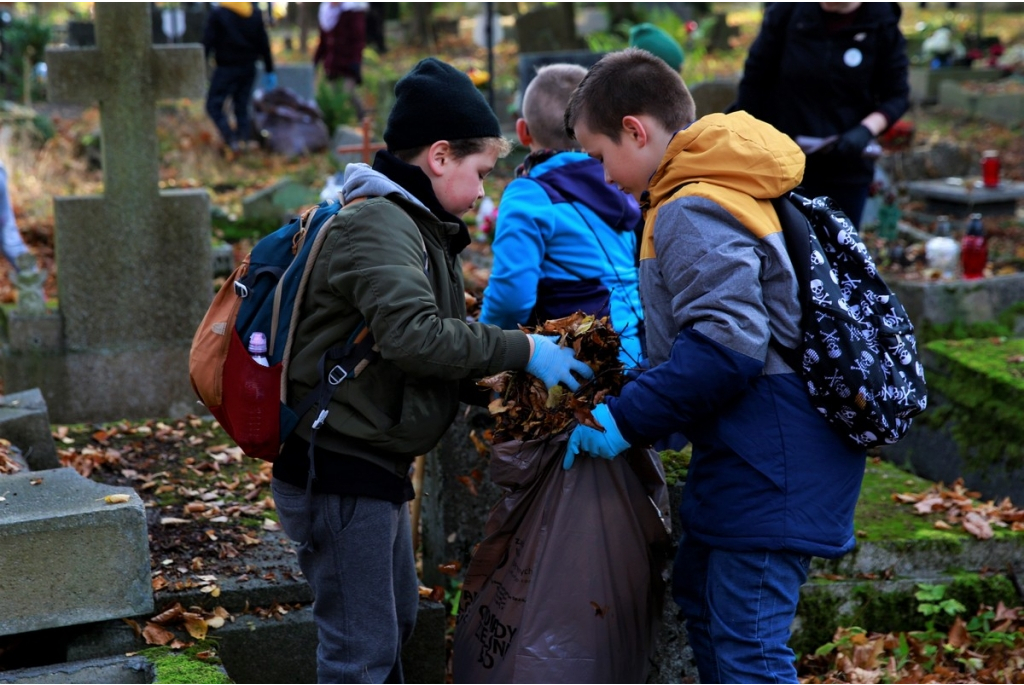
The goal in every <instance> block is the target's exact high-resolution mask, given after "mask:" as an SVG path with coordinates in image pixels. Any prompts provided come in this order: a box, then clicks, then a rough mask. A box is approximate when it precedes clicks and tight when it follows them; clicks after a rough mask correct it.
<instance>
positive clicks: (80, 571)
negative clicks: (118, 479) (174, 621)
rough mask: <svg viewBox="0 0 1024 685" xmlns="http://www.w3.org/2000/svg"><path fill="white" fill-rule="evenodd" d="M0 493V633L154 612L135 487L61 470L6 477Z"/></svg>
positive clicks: (143, 525) (142, 514) (141, 511)
mask: <svg viewBox="0 0 1024 685" xmlns="http://www.w3.org/2000/svg"><path fill="white" fill-rule="evenodd" d="M0 492H2V493H3V501H2V502H0V550H3V553H0V635H13V634H15V633H25V632H29V631H35V630H41V629H44V628H56V627H61V626H70V625H77V624H80V623H90V622H92V621H100V620H104V619H111V618H121V617H124V616H134V615H136V614H141V613H145V612H149V611H152V610H153V588H152V585H151V578H150V574H149V542H148V539H147V535H146V515H145V511H144V509H143V506H142V500H141V499H140V498H139V496H138V494H137V493H136V492H135V491H134V490H132V489H131V488H112V487H109V486H106V485H101V484H100V483H95V482H93V481H91V480H88V479H85V478H82V477H81V476H80V475H78V473H76V472H75V470H74V469H70V468H63V469H49V470H45V471H28V472H22V473H16V474H14V475H8V476H2V477H0ZM108 495H123V496H124V500H125V501H123V502H117V501H115V502H111V503H108V502H107V501H106V500H105V499H104V498H105V497H107V496H108Z"/></svg>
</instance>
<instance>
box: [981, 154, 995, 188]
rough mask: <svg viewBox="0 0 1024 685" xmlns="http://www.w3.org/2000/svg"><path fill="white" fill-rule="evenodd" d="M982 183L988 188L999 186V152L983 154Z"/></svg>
mask: <svg viewBox="0 0 1024 685" xmlns="http://www.w3.org/2000/svg"><path fill="white" fill-rule="evenodd" d="M981 182H982V184H984V186H985V187H986V188H995V187H997V186H998V185H999V151H998V150H985V151H984V152H983V153H981Z"/></svg>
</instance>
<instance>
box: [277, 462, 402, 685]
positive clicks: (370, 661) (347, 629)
mask: <svg viewBox="0 0 1024 685" xmlns="http://www.w3.org/2000/svg"><path fill="white" fill-rule="evenodd" d="M271 490H272V491H273V493H274V504H275V506H276V507H277V514H278V518H279V519H280V520H281V527H282V528H284V532H285V533H286V534H287V535H288V537H289V538H291V539H292V540H294V541H295V543H296V545H295V546H296V549H297V551H298V556H299V568H301V569H302V573H303V575H305V576H306V580H307V581H308V582H309V585H310V587H311V588H312V589H313V618H314V620H315V621H316V629H317V640H318V643H319V644H318V645H317V650H316V673H317V680H318V681H319V682H321V683H401V682H403V675H402V659H401V657H402V643H403V642H405V641H406V640H407V639H408V638H409V636H410V635H411V634H412V630H413V627H414V626H415V625H416V611H417V609H418V608H419V579H418V578H417V577H416V562H415V559H414V558H413V551H412V531H411V527H410V523H409V505H408V504H394V503H392V502H387V501H384V500H380V499H374V498H372V497H352V496H347V495H330V494H320V493H313V501H312V517H311V516H310V510H309V509H308V508H307V507H306V490H305V488H300V487H296V486H294V485H291V484H289V483H285V482H284V481H281V480H278V479H277V478H275V479H274V480H273V481H272V482H271Z"/></svg>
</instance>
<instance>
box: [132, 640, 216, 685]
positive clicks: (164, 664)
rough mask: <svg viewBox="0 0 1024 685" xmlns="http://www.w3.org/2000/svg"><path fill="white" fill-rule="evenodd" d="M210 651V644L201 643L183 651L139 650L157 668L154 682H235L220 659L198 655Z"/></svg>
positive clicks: (158, 648) (156, 648)
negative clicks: (198, 656)
mask: <svg viewBox="0 0 1024 685" xmlns="http://www.w3.org/2000/svg"><path fill="white" fill-rule="evenodd" d="M209 651H211V649H210V645H209V644H207V643H200V644H197V645H194V646H192V647H189V648H188V649H185V650H182V651H172V650H171V649H169V648H168V647H153V648H150V649H146V650H143V651H141V652H139V655H140V656H143V657H145V658H147V659H149V661H150V663H152V664H153V667H154V668H155V669H156V678H155V679H154V680H153V682H154V683H213V684H218V685H219V684H221V683H234V682H235V681H233V680H231V679H230V678H228V676H227V674H226V673H224V671H223V669H221V668H220V659H217V658H216V657H212V658H209V659H199V658H197V657H196V655H197V654H199V653H201V652H209Z"/></svg>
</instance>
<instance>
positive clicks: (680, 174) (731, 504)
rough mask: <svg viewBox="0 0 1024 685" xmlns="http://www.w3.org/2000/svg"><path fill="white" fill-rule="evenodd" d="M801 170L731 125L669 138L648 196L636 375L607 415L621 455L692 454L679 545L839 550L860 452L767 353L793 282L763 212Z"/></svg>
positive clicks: (847, 531)
mask: <svg viewBox="0 0 1024 685" xmlns="http://www.w3.org/2000/svg"><path fill="white" fill-rule="evenodd" d="M803 169H804V155H803V153H802V152H801V151H800V149H799V148H798V147H797V146H796V144H795V143H793V141H792V140H791V139H790V138H789V137H788V136H786V135H783V134H782V133H780V132H779V131H777V130H776V129H774V128H773V127H771V126H770V125H768V124H766V123H764V122H761V121H759V120H757V119H754V118H753V117H751V116H750V115H748V114H746V113H745V112H736V113H733V114H713V115H710V116H706V117H703V118H702V119H700V120H698V121H696V122H695V123H693V124H692V125H691V126H689V127H688V128H686V129H684V130H682V131H679V132H677V133H676V134H675V136H674V137H673V139H672V141H671V143H670V144H669V147H668V150H667V151H666V154H665V156H664V158H663V160H662V163H661V165H660V167H659V168H658V170H657V171H656V172H655V174H654V176H653V177H652V178H651V181H650V183H649V186H648V188H649V197H648V198H647V199H648V203H647V213H646V223H645V229H644V236H643V244H642V245H641V254H640V259H641V261H640V293H641V298H642V300H643V305H644V316H645V319H646V321H647V350H648V354H649V357H650V359H651V363H652V368H651V369H650V370H649V371H646V372H645V373H643V374H641V375H640V376H639V378H638V379H637V380H636V381H635V382H633V383H630V384H628V385H627V386H626V387H625V388H624V389H623V391H622V393H621V395H620V397H619V398H613V399H611V400H609V405H610V408H611V411H612V414H613V415H614V417H615V420H616V423H617V425H618V426H619V428H620V430H621V431H622V433H623V435H624V436H625V437H626V438H627V439H628V440H629V441H630V442H631V443H633V444H638V443H643V442H645V441H653V440H655V439H657V438H659V437H662V436H664V435H667V434H669V433H673V432H682V433H684V434H685V435H686V436H687V437H688V438H690V440H691V441H692V442H693V460H692V462H691V467H690V471H689V475H688V478H687V485H686V490H685V492H684V495H683V504H682V507H681V514H682V519H683V526H684V529H685V532H686V534H689V535H693V536H694V537H695V538H697V539H699V540H701V541H702V542H704V543H706V544H709V545H711V546H714V547H719V548H728V549H737V550H744V551H751V550H762V549H773V550H789V551H794V552H799V553H803V554H811V555H817V556H824V557H835V556H839V555H841V554H843V553H845V552H847V551H848V550H849V549H850V548H852V546H853V544H854V537H853V509H854V505H855V504H856V501H857V496H858V493H859V490H860V482H861V478H862V476H863V471H864V451H863V450H856V449H851V448H850V447H849V446H848V445H847V444H846V443H845V442H844V441H843V440H842V438H841V437H840V436H839V435H838V433H836V432H835V431H834V430H833V429H832V428H831V427H830V425H829V424H828V422H827V421H826V420H825V418H824V417H822V416H821V415H819V414H818V413H817V412H816V410H815V409H814V408H813V407H812V406H811V403H810V399H809V396H808V393H807V391H806V389H805V387H804V384H803V381H802V380H801V379H800V378H799V377H798V376H797V374H795V373H794V372H793V370H792V369H790V368H789V367H788V366H787V365H786V364H785V362H783V361H782V359H781V357H780V356H779V355H778V354H777V353H776V352H775V351H774V350H773V349H772V348H771V347H770V346H769V342H770V341H771V340H772V338H773V337H774V338H775V339H776V340H778V342H779V343H781V344H782V345H785V346H788V347H794V346H796V344H797V342H798V340H799V333H800V314H801V312H800V305H799V300H798V296H797V292H798V287H797V280H796V278H797V276H796V274H795V273H794V271H793V266H792V263H791V262H790V259H789V256H788V253H787V252H786V245H785V240H784V239H783V235H782V233H781V226H780V224H779V220H778V217H777V215H776V213H775V210H774V208H773V207H772V205H771V199H772V198H775V197H778V196H780V195H782V194H783V193H785V192H787V191H789V190H792V189H793V188H795V187H796V186H797V185H798V184H799V183H800V181H801V179H802V176H803Z"/></svg>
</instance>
